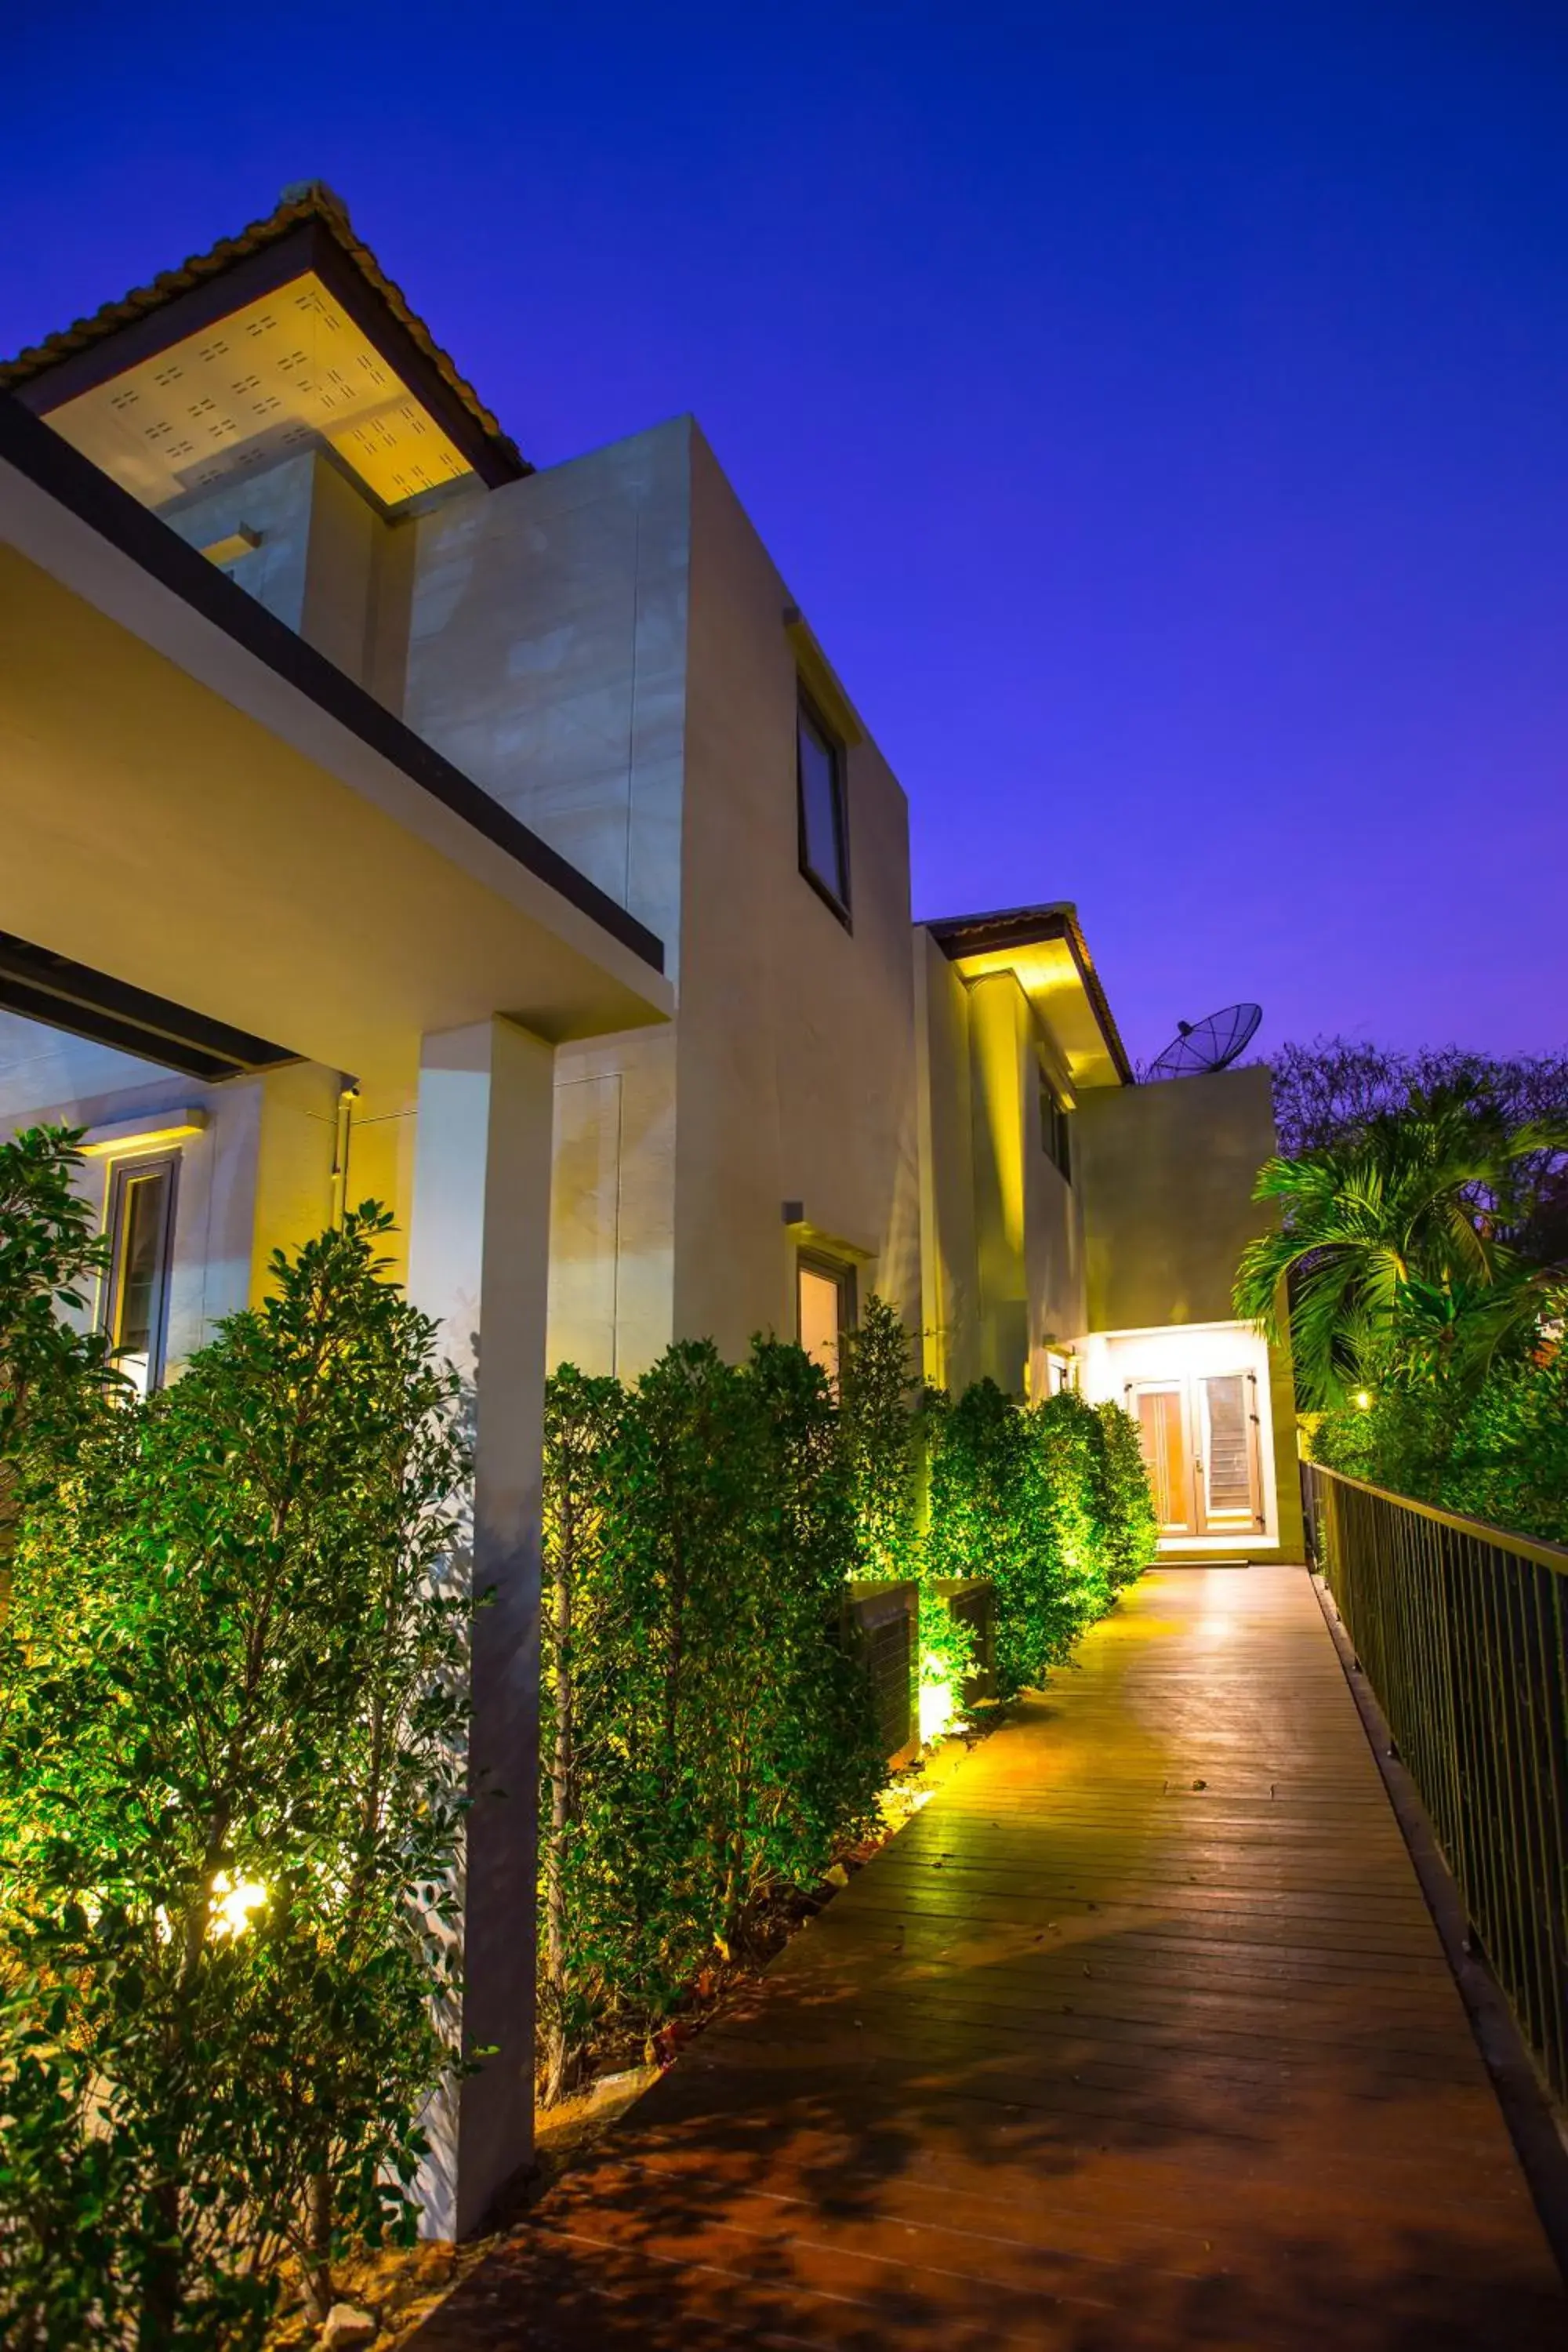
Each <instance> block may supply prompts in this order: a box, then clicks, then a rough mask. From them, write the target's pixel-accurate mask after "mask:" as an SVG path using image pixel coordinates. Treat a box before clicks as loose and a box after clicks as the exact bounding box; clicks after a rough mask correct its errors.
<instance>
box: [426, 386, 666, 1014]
mask: <svg viewBox="0 0 1568 2352" xmlns="http://www.w3.org/2000/svg"><path fill="white" fill-rule="evenodd" d="M688 447H689V426H688V424H687V422H686V421H685V420H684V419H679V418H678V419H677V420H676V421H675V422H673V423H672V424H668V425H659V426H657V427H656V428H655V429H654V430H653V431H652V432H648V433H642V434H638V435H637V436H635V437H634V438H633V439H631V440H627V441H619V442H616V443H615V444H614V446H611V447H610V448H607V449H599V450H595V451H594V452H593V453H592V454H591V455H589V456H587V457H578V458H574V459H573V460H572V461H571V462H570V463H569V464H567V465H563V466H555V467H551V468H550V469H549V470H548V471H546V472H544V473H539V474H532V475H530V476H528V477H527V478H525V479H523V480H522V481H520V482H512V483H509V484H508V485H507V486H506V487H505V488H501V489H498V490H493V491H490V492H489V494H488V495H486V496H484V497H471V498H467V499H458V500H456V501H454V502H452V503H451V504H449V505H446V506H442V507H440V508H438V509H436V511H435V512H433V513H431V514H429V515H426V517H425V518H424V519H423V520H420V521H418V522H416V523H414V524H410V525H408V526H405V528H407V529H408V530H412V532H413V533H414V540H415V545H414V557H413V580H412V607H411V615H410V622H409V639H408V667H407V685H406V689H405V698H404V713H403V715H404V717H405V719H406V720H407V722H408V724H409V725H410V726H411V727H412V728H414V729H415V730H416V732H417V733H419V734H421V735H423V736H424V737H425V738H426V740H427V741H428V742H431V743H433V744H435V745H436V747H437V750H439V751H444V752H445V753H446V755H447V758H448V759H449V760H451V761H453V762H454V763H455V764H456V765H457V766H458V767H459V768H460V769H461V770H462V771H463V772H464V774H465V775H468V776H471V777H472V778H473V780H474V782H476V783H479V784H482V785H483V786H484V788H485V790H486V791H487V792H489V793H494V794H495V796H496V798H497V799H498V800H499V801H500V802H501V803H503V804H504V805H505V806H506V807H507V808H509V809H510V811H511V812H512V814H514V815H515V816H517V817H519V818H521V821H522V823H523V824H528V825H531V827H532V828H533V830H534V831H535V832H536V833H538V834H539V835H542V838H543V839H544V840H546V841H548V842H549V843H550V844H551V845H552V847H553V848H555V849H558V850H559V851H560V852H561V854H562V856H563V857H567V858H569V859H570V860H571V862H572V864H573V865H574V866H576V867H577V869H578V871H579V872H580V873H582V874H585V875H586V876H587V877H588V878H589V879H590V881H593V882H596V883H597V884H598V885H599V887H600V888H601V889H603V890H605V891H607V892H608V893H609V895H610V897H611V898H616V899H618V900H619V902H620V904H621V905H622V906H624V907H626V908H628V909H629V910H630V912H631V913H632V914H634V915H636V916H637V919H638V920H639V922H643V923H646V924H647V927H648V929H650V930H651V931H653V932H654V933H655V934H656V935H657V936H658V938H659V939H661V940H663V941H664V942H665V947H666V951H667V963H666V969H667V970H668V971H670V972H671V974H672V975H673V974H675V973H676V972H677V971H678V970H679V908H680V794H681V753H682V732H683V717H684V677H685V660H686V625H687V577H688V565H689V482H688Z"/></svg>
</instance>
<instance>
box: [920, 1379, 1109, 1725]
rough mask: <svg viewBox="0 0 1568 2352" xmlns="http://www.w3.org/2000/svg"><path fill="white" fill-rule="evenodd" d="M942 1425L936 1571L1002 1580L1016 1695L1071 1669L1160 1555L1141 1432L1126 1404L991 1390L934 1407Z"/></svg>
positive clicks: (1002, 1660)
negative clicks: (1078, 1647) (1090, 1635)
mask: <svg viewBox="0 0 1568 2352" xmlns="http://www.w3.org/2000/svg"><path fill="white" fill-rule="evenodd" d="M931 1417H932V1439H931V1531H930V1538H929V1557H930V1560H931V1570H932V1572H933V1573H934V1574H935V1575H937V1576H940V1577H949V1576H986V1577H990V1578H991V1579H992V1580H993V1582H994V1586H995V1590H996V1670H997V1680H998V1685H999V1687H1000V1689H1001V1691H1002V1693H1003V1695H1004V1696H1010V1695H1011V1694H1013V1693H1014V1692H1016V1691H1019V1690H1023V1689H1026V1688H1028V1687H1031V1686H1033V1685H1038V1684H1039V1683H1041V1682H1043V1681H1044V1680H1045V1678H1046V1676H1047V1674H1048V1673H1049V1672H1050V1670H1051V1668H1052V1667H1053V1666H1058V1665H1061V1664H1064V1663H1065V1662H1066V1660H1067V1659H1068V1657H1069V1656H1070V1655H1071V1653H1072V1649H1073V1645H1074V1643H1076V1642H1077V1641H1078V1640H1079V1636H1080V1635H1081V1634H1082V1633H1084V1631H1085V1630H1086V1629H1087V1627H1088V1626H1089V1625H1090V1624H1092V1623H1093V1622H1094V1620H1095V1619H1096V1617H1098V1616H1100V1614H1101V1613H1102V1612H1104V1610H1105V1609H1106V1608H1108V1607H1109V1605H1110V1601H1111V1600H1112V1598H1113V1597H1114V1595H1115V1593H1116V1591H1118V1590H1119V1589H1120V1588H1121V1586H1122V1585H1124V1584H1126V1583H1128V1582H1130V1581H1131V1579H1132V1578H1133V1577H1135V1576H1137V1575H1138V1574H1140V1573H1141V1572H1142V1570H1143V1569H1144V1568H1146V1567H1147V1566H1148V1564H1149V1562H1150V1561H1151V1560H1152V1558H1153V1557H1154V1550H1155V1541H1156V1528H1155V1522H1154V1512H1153V1506H1152V1502H1151V1500H1150V1496H1149V1485H1148V1476H1147V1473H1146V1472H1145V1470H1144V1468H1143V1462H1142V1449H1141V1448H1140V1446H1139V1443H1138V1436H1137V1432H1136V1430H1135V1429H1134V1428H1133V1426H1132V1424H1131V1422H1130V1421H1129V1420H1128V1417H1127V1415H1126V1414H1125V1413H1123V1412H1121V1409H1120V1407H1118V1406H1115V1405H1105V1406H1101V1407H1100V1409H1099V1410H1098V1411H1096V1410H1094V1409H1092V1408H1091V1407H1090V1406H1089V1405H1087V1404H1086V1403H1085V1402H1083V1400H1082V1399H1081V1398H1079V1397H1078V1396H1075V1395H1074V1394H1072V1393H1071V1392H1070V1391H1064V1392H1063V1393H1062V1394H1060V1395H1059V1396H1054V1397H1051V1398H1050V1399H1048V1400H1047V1402H1044V1403H1042V1404H1037V1405H1033V1406H1018V1405H1016V1404H1014V1403H1013V1402H1011V1401H1010V1400H1009V1399H1008V1398H1007V1397H1005V1395H1004V1394H1003V1392H1002V1391H1001V1390H1000V1389H999V1388H998V1387H997V1386H996V1385H995V1383H994V1381H976V1382H974V1383H973V1385H972V1386H971V1387H970V1388H968V1389H966V1390H965V1391H963V1395H962V1396H960V1397H958V1398H957V1399H956V1400H949V1399H947V1398H945V1397H941V1398H937V1399H935V1400H933V1401H932V1405H931Z"/></svg>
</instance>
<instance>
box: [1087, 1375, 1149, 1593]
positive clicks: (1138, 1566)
mask: <svg viewBox="0 0 1568 2352" xmlns="http://www.w3.org/2000/svg"><path fill="white" fill-rule="evenodd" d="M1095 1413H1096V1417H1097V1418H1098V1420H1099V1423H1100V1513H1101V1517H1102V1519H1103V1523H1104V1528H1105V1569H1106V1578H1107V1581H1108V1582H1109V1584H1110V1590H1111V1591H1112V1592H1113V1593H1115V1592H1120V1591H1121V1589H1122V1587H1123V1586H1124V1585H1128V1584H1131V1583H1132V1582H1133V1581H1134V1580H1136V1579H1137V1578H1138V1577H1140V1576H1142V1573H1143V1570H1145V1569H1146V1568H1147V1567H1149V1566H1150V1564H1151V1563H1152V1560H1153V1559H1155V1557H1156V1555H1157V1554H1158V1551H1159V1549H1160V1522H1159V1518H1158V1517H1157V1515H1156V1513H1155V1509H1154V1497H1153V1496H1152V1493H1151V1492H1150V1487H1149V1467H1148V1465H1147V1463H1146V1462H1145V1461H1144V1459H1143V1448H1142V1443H1141V1442H1140V1439H1139V1435H1138V1424H1137V1423H1136V1422H1135V1421H1134V1420H1133V1418H1132V1416H1131V1413H1129V1412H1123V1411H1122V1410H1121V1406H1120V1405H1119V1404H1111V1403H1110V1402H1107V1403H1105V1404H1100V1405H1097V1406H1096V1407H1095Z"/></svg>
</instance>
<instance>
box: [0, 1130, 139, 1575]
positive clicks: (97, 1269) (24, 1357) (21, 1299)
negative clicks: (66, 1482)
mask: <svg viewBox="0 0 1568 2352" xmlns="http://www.w3.org/2000/svg"><path fill="white" fill-rule="evenodd" d="M80 1141H81V1130H80V1129H79V1128H68V1127H33V1128H28V1129H26V1130H25V1131H24V1132H23V1133H22V1134H20V1135H16V1136H14V1137H12V1138H11V1139H9V1140H8V1141H6V1142H4V1143H0V1606H3V1605H4V1600H5V1582H6V1579H7V1577H8V1574H9V1565H10V1559H11V1554H12V1551H13V1549H15V1546H16V1530H17V1528H18V1525H19V1523H20V1520H21V1517H22V1514H23V1511H24V1509H25V1508H26V1504H27V1502H28V1500H29V1498H30V1496H32V1495H34V1494H35V1493H37V1492H39V1491H42V1490H47V1487H48V1486H49V1485H50V1484H51V1483H52V1480H53V1478H54V1477H55V1475H56V1474H57V1473H58V1470H59V1468H60V1467H61V1465H63V1464H64V1463H66V1462H67V1461H68V1460H69V1458H70V1457H71V1455H72V1454H74V1452H75V1450H76V1448H77V1446H78V1445H79V1444H80V1442H81V1439H82V1437H83V1435H84V1433H85V1432H86V1430H87V1429H88V1428H89V1426H90V1425H91V1423H92V1421H93V1419H94V1417H95V1415H96V1413H97V1412H99V1410H100V1408H101V1405H102V1402H103V1399H104V1395H105V1392H106V1390H108V1389H109V1388H110V1387H111V1386H112V1385H113V1376H112V1374H111V1373H110V1369H109V1341H108V1339H107V1338H106V1337H105V1336H104V1335H103V1334H102V1333H101V1332H85V1331H82V1330H80V1329H79V1328H77V1326H76V1325H75V1324H73V1323H72V1322H71V1321H70V1320H69V1319H68V1318H70V1317H71V1316H73V1315H76V1316H80V1315H82V1314H84V1313H85V1311H86V1309H87V1307H88V1304H89V1297H90V1295H91V1291H92V1287H93V1285H94V1284H95V1283H96V1281H97V1280H98V1278H99V1276H100V1274H101V1273H102V1271H103V1268H104V1265H105V1244H104V1242H103V1240H102V1239H101V1237H100V1236H98V1235H96V1234H94V1231H93V1222H94V1221H93V1215H92V1211H91V1208H90V1206H89V1203H88V1202H86V1201H85V1200H84V1199H83V1198H82V1197H81V1195H80V1194H79V1192H77V1191H76V1189H75V1178H76V1175H77V1171H79V1168H80V1167H81V1165H82V1157H81V1153H80V1151H79V1149H78V1146H79V1143H80Z"/></svg>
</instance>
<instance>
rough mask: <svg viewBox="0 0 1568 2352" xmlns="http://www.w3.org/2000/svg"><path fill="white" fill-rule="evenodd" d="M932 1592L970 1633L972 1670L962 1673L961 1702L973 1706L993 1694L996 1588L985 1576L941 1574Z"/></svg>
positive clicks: (994, 1694)
mask: <svg viewBox="0 0 1568 2352" xmlns="http://www.w3.org/2000/svg"><path fill="white" fill-rule="evenodd" d="M935 1589H936V1591H938V1592H940V1593H941V1595H942V1599H943V1600H944V1601H946V1603H947V1612H948V1615H949V1616H950V1617H952V1618H955V1619H956V1620H957V1622H959V1624H961V1625H967V1626H968V1627H969V1629H970V1631H971V1633H973V1635H974V1672H973V1674H972V1675H966V1676H965V1678H964V1684H963V1704H964V1706H976V1705H977V1704H978V1703H979V1701H980V1700H981V1699H985V1698H994V1697H995V1696H996V1587H995V1586H994V1584H993V1583H992V1581H991V1579H990V1578H989V1577H988V1576H965V1577H956V1576H943V1577H939V1578H938V1579H937V1581H936V1588H935Z"/></svg>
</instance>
